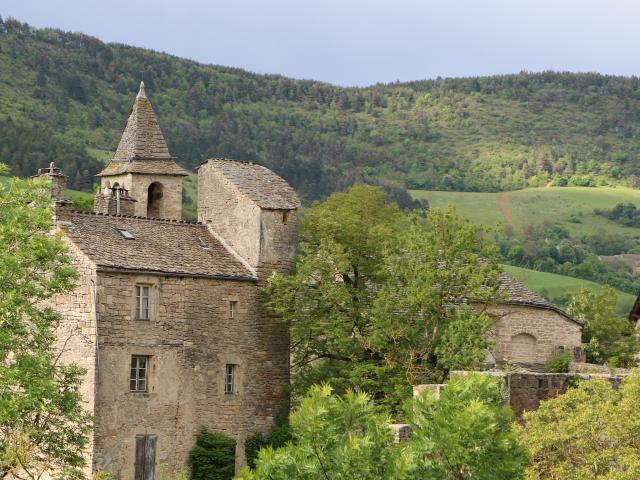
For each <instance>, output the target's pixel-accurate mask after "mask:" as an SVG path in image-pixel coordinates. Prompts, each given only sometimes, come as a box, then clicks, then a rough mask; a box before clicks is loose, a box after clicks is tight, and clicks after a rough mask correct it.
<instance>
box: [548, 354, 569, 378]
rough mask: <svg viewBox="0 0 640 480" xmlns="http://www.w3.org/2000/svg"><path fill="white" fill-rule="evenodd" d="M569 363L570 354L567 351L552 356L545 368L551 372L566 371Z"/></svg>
mask: <svg viewBox="0 0 640 480" xmlns="http://www.w3.org/2000/svg"><path fill="white" fill-rule="evenodd" d="M570 364H571V354H570V353H569V352H568V351H565V352H562V353H561V354H559V355H556V356H555V357H552V358H551V359H550V360H549V361H548V362H547V370H548V371H549V372H551V373H568V372H569V365H570Z"/></svg>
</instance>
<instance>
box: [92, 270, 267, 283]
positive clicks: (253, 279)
mask: <svg viewBox="0 0 640 480" xmlns="http://www.w3.org/2000/svg"><path fill="white" fill-rule="evenodd" d="M96 271H97V272H99V273H125V274H131V275H156V276H160V277H189V278H208V279H212V280H234V281H240V282H254V283H255V282H257V281H258V279H257V278H256V277H253V276H251V275H224V274H210V273H193V272H163V271H161V270H139V269H132V268H121V267H107V266H97V268H96Z"/></svg>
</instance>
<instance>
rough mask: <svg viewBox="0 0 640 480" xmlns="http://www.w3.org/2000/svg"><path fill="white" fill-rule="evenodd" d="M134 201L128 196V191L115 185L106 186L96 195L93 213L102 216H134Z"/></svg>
mask: <svg viewBox="0 0 640 480" xmlns="http://www.w3.org/2000/svg"><path fill="white" fill-rule="evenodd" d="M135 204H136V201H135V199H133V198H131V196H129V191H128V190H127V189H125V188H124V187H121V186H120V185H118V184H117V183H116V184H114V185H113V186H108V182H107V185H106V186H105V187H104V188H103V189H102V191H100V192H98V193H96V197H95V201H94V211H95V212H96V213H101V214H103V215H134V214H135Z"/></svg>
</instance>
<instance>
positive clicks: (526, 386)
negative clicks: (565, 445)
mask: <svg viewBox="0 0 640 480" xmlns="http://www.w3.org/2000/svg"><path fill="white" fill-rule="evenodd" d="M469 373H470V372H465V371H456V372H451V375H452V376H453V375H468V374H469ZM482 373H483V374H485V375H492V376H496V377H500V378H501V379H502V381H503V383H504V386H505V391H506V393H507V398H508V402H509V405H510V406H511V408H513V411H514V412H515V414H516V416H517V417H518V418H520V417H521V416H522V414H523V413H524V412H525V411H531V410H536V409H537V408H538V407H539V406H540V402H541V401H543V400H548V399H550V398H554V397H557V396H558V395H561V394H563V393H564V392H566V391H567V389H568V388H569V387H570V386H572V385H574V384H575V382H576V381H578V380H591V379H593V378H606V379H607V380H608V381H609V382H611V384H612V385H613V387H614V388H618V387H619V386H620V384H621V383H622V380H623V379H624V377H625V375H610V374H602V373H593V374H585V373H536V372H499V371H495V372H494V371H490V372H482Z"/></svg>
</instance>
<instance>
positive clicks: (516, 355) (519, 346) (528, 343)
mask: <svg viewBox="0 0 640 480" xmlns="http://www.w3.org/2000/svg"><path fill="white" fill-rule="evenodd" d="M537 343H538V342H537V340H536V337H534V336H533V335H529V334H528V333H519V334H518V335H514V336H513V337H511V355H510V358H509V360H511V361H512V362H516V363H536V360H537V357H536V344H537Z"/></svg>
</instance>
